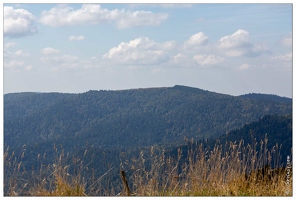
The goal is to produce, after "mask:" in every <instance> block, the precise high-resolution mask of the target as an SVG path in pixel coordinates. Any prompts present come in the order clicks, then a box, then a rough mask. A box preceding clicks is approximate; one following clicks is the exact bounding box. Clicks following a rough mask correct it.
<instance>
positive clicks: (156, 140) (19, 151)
mask: <svg viewBox="0 0 296 200" xmlns="http://www.w3.org/2000/svg"><path fill="white" fill-rule="evenodd" d="M251 96H252V95H251ZM273 99H277V100H270V99H264V98H259V99H256V98H248V97H247V96H238V97H237V96H231V95H225V94H219V93H215V92H210V91H206V90H202V89H198V88H191V87H186V86H178V85H177V86H174V87H163V88H147V89H131V90H119V91H104V90H101V91H94V90H92V91H88V92H85V93H81V94H64V93H14V94H5V95H4V148H5V151H6V150H7V149H8V147H9V152H10V153H11V152H13V151H14V152H15V154H14V155H15V156H16V158H15V159H16V160H17V159H19V160H18V161H19V162H21V163H22V167H23V168H24V169H27V170H28V169H32V170H39V169H40V167H42V166H46V165H47V164H49V163H53V162H54V159H56V158H61V157H60V156H61V155H63V156H64V157H63V162H64V164H65V166H66V165H67V166H68V165H69V163H72V162H73V161H74V165H73V164H70V165H71V167H70V168H69V170H70V171H69V172H70V173H74V172H75V170H76V169H77V168H78V167H79V166H80V164H84V165H87V168H88V170H87V169H86V168H83V173H85V174H83V176H85V177H87V178H91V177H93V175H94V174H95V176H97V177H100V176H101V175H102V174H104V173H105V172H107V171H108V170H111V169H112V171H111V172H110V173H109V174H108V178H110V180H111V181H115V182H117V183H115V185H120V179H119V176H118V171H119V169H120V168H122V165H123V164H124V163H127V162H128V160H131V159H137V158H139V156H140V154H141V153H140V152H143V153H148V154H149V152H150V147H151V146H154V147H155V148H154V150H155V151H159V152H161V151H162V150H163V149H166V150H167V151H166V154H167V155H168V156H174V155H175V154H176V152H177V149H179V148H181V149H182V148H183V153H186V148H187V147H188V146H187V147H186V146H182V145H183V144H185V140H184V138H188V139H191V138H192V139H193V140H194V141H203V142H204V141H208V142H207V145H208V146H210V145H211V144H213V143H214V142H216V140H217V139H218V140H220V142H221V144H222V143H224V142H225V141H226V140H227V141H239V140H240V139H244V140H246V142H248V141H250V130H252V133H253V134H254V137H256V138H257V139H258V140H260V139H261V138H262V137H264V135H265V134H266V133H267V135H268V139H269V145H274V144H275V142H278V143H279V144H281V143H283V144H284V145H283V146H284V148H283V149H285V150H284V151H285V152H288V151H289V148H290V145H291V137H292V131H291V119H292V116H291V115H292V102H291V101H286V100H280V99H282V97H276V98H273ZM258 120H259V121H258ZM226 133H228V134H227V135H225V134H226ZM206 139H207V140H206ZM24 145H25V146H24ZM269 147H270V146H269ZM173 149H176V150H173ZM284 155H285V154H284ZM146 161H147V162H148V161H149V158H148V159H146ZM78 163H80V164H78ZM5 170H6V171H5V173H6V174H7V173H10V170H12V171H13V170H14V169H10V168H9V163H7V165H5ZM12 173H13V172H12ZM112 184H113V183H112Z"/></svg>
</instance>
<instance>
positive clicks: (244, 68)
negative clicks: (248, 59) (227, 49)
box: [238, 64, 250, 71]
mask: <svg viewBox="0 0 296 200" xmlns="http://www.w3.org/2000/svg"><path fill="white" fill-rule="evenodd" d="M249 68H250V65H248V64H242V65H241V66H239V67H238V69H239V70H242V71H243V70H247V69H249Z"/></svg>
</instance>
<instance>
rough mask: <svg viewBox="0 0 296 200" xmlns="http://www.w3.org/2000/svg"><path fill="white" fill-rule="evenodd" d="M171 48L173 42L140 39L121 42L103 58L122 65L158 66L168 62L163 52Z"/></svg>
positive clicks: (167, 55)
mask: <svg viewBox="0 0 296 200" xmlns="http://www.w3.org/2000/svg"><path fill="white" fill-rule="evenodd" d="M173 46H174V45H173V42H165V43H156V42H154V41H153V40H150V39H149V38H147V37H140V38H137V39H134V40H131V41H129V42H128V43H125V42H121V43H120V44H119V45H118V46H117V47H113V48H112V49H110V50H109V52H108V53H106V54H104V55H103V58H104V59H110V60H112V61H114V62H118V63H122V64H159V63H162V62H166V61H168V60H169V54H168V53H167V52H166V51H165V50H167V49H170V48H173Z"/></svg>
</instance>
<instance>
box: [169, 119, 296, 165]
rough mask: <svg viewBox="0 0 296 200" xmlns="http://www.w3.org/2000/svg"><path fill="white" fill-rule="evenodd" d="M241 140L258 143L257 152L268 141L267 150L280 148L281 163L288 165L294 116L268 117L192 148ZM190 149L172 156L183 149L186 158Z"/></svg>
mask: <svg viewBox="0 0 296 200" xmlns="http://www.w3.org/2000/svg"><path fill="white" fill-rule="evenodd" d="M241 140H243V141H244V145H245V146H247V145H254V144H255V142H257V151H260V148H261V141H263V142H265V141H267V144H266V148H267V149H269V150H271V149H273V148H274V147H276V146H278V148H279V153H280V155H281V156H280V158H279V162H280V164H284V165H286V164H287V163H286V161H287V156H290V157H291V155H292V115H290V114H289V115H266V116H264V117H262V118H260V119H259V120H257V121H254V122H251V123H249V124H245V125H244V126H243V127H241V128H237V129H233V130H231V131H229V132H228V133H227V134H224V135H221V136H220V137H218V138H215V139H213V138H211V139H209V140H202V141H198V142H196V143H194V144H192V145H191V147H190V148H192V149H195V148H196V147H197V145H198V144H200V143H203V146H204V147H206V148H208V149H213V147H214V146H215V144H221V145H223V146H224V147H225V145H226V144H229V143H230V142H232V143H234V142H236V143H237V144H238V143H239V142H240V141H241ZM263 147H264V146H263ZM188 148H189V146H188V145H181V146H179V147H175V148H174V149H173V150H171V152H170V154H171V155H174V156H176V155H177V154H178V153H177V152H178V149H181V150H182V152H183V153H185V154H184V157H186V156H187V154H186V153H187V152H188ZM226 150H227V148H226Z"/></svg>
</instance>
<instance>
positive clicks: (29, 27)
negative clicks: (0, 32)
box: [3, 6, 37, 37]
mask: <svg viewBox="0 0 296 200" xmlns="http://www.w3.org/2000/svg"><path fill="white" fill-rule="evenodd" d="M3 28H4V36H7V37H21V36H26V35H31V34H34V33H36V32H37V28H36V26H35V24H34V16H33V15H32V14H31V13H30V12H28V11H27V10H24V9H14V8H13V7H11V6H4V22H3Z"/></svg>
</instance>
